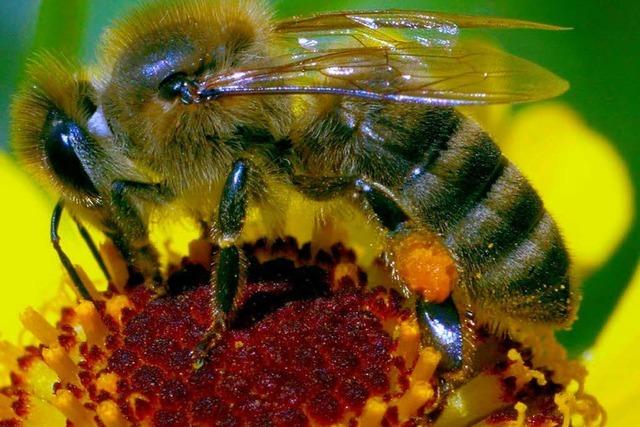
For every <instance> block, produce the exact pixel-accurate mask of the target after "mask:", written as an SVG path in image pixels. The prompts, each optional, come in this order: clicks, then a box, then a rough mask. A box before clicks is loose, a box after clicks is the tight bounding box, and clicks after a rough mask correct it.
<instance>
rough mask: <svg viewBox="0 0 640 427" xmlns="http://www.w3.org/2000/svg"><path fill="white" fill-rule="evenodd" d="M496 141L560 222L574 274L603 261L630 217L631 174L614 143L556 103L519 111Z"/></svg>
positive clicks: (611, 250) (610, 251) (621, 235)
mask: <svg viewBox="0 0 640 427" xmlns="http://www.w3.org/2000/svg"><path fill="white" fill-rule="evenodd" d="M498 138H499V142H500V144H501V146H502V148H503V150H504V153H505V155H506V156H507V157H508V158H509V159H510V160H511V161H513V162H514V163H515V164H516V165H517V166H518V167H519V168H520V170H521V171H522V172H523V173H524V175H525V176H527V177H528V178H529V179H530V180H531V182H532V184H533V186H534V187H535V188H536V189H537V190H538V191H539V192H540V193H541V196H542V199H543V200H544V203H545V205H546V206H547V209H548V210H549V212H551V214H552V215H553V217H554V218H555V219H556V221H557V222H558V224H559V226H560V229H561V231H562V233H563V235H564V237H565V239H566V243H567V246H568V248H569V250H570V253H571V254H572V256H573V259H574V265H575V267H576V273H577V274H578V275H585V274H588V273H589V272H590V271H592V270H593V269H595V268H597V267H598V266H600V265H601V264H602V263H604V262H605V261H606V260H607V258H608V257H609V256H610V255H611V253H612V252H613V250H614V249H615V248H616V246H617V245H618V244H619V243H620V241H621V239H622V238H623V236H624V235H625V233H626V231H627V230H628V229H629V226H630V224H631V220H632V216H633V186H632V183H631V178H630V176H629V171H628V168H627V165H626V163H625V162H624V160H623V159H622V158H621V157H620V155H619V154H618V153H617V152H616V151H615V149H614V148H613V146H612V144H611V143H610V142H609V141H608V140H607V139H606V138H605V137H604V136H602V135H600V134H599V133H597V132H595V131H594V130H592V129H590V128H589V127H588V125H587V124H586V123H585V122H584V121H583V120H582V119H581V118H580V117H579V116H578V115H577V113H575V112H574V111H573V110H572V109H571V108H570V107H568V106H567V105H564V104H559V103H555V104H542V105H535V106H531V107H526V108H524V109H522V110H521V111H519V112H517V113H516V114H514V116H513V118H512V120H511V124H510V126H509V129H508V130H507V131H506V133H505V135H503V136H499V137H498Z"/></svg>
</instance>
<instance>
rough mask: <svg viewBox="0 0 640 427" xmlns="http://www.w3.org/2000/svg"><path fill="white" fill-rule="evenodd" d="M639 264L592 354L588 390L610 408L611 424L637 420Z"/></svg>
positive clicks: (639, 348)
mask: <svg viewBox="0 0 640 427" xmlns="http://www.w3.org/2000/svg"><path fill="white" fill-rule="evenodd" d="M639 306H640V264H638V267H637V268H636V271H635V274H634V276H633V279H632V281H631V284H630V286H629V288H628V289H627V291H626V292H625V293H624V295H623V296H622V299H621V300H620V303H619V304H618V307H617V308H616V311H615V312H614V314H613V316H612V317H611V318H610V319H609V323H607V326H606V327H605V328H604V330H603V331H602V333H601V334H600V337H599V339H598V341H597V342H596V345H595V347H594V348H593V350H592V352H591V354H590V355H589V360H588V363H587V368H588V369H589V376H588V377H587V383H586V388H587V390H588V391H589V392H590V393H592V394H594V395H596V396H598V399H599V400H600V403H601V404H602V406H604V408H605V409H606V410H607V413H608V419H609V425H611V426H631V425H636V424H637V419H638V415H637V413H636V412H635V404H636V403H637V399H638V396H640V363H639V361H640V346H639V345H638V342H640V329H638V307H639Z"/></svg>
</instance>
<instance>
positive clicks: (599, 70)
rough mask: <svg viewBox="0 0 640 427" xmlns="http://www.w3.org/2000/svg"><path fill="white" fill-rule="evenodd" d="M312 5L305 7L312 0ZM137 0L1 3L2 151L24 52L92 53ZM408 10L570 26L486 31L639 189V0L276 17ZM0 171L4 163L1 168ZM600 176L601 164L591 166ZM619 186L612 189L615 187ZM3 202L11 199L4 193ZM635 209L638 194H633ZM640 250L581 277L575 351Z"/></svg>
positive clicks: (421, 2) (423, 1)
mask: <svg viewBox="0 0 640 427" xmlns="http://www.w3.org/2000/svg"><path fill="white" fill-rule="evenodd" d="M309 3H311V5H309ZM134 4H136V1H134V0H109V1H107V0H93V1H87V0H41V1H38V0H3V1H2V2H1V4H0V149H7V148H8V137H7V133H8V132H7V131H8V106H9V102H10V98H11V95H12V93H13V92H14V91H15V87H16V84H18V82H19V81H20V78H21V70H22V68H23V64H24V61H25V59H26V58H28V56H29V53H30V52H32V51H33V50H36V49H38V48H43V47H44V48H48V49H51V50H54V51H60V50H62V51H64V52H65V53H66V55H67V56H70V57H76V56H77V57H80V58H81V59H82V60H87V61H91V60H92V59H93V51H94V49H95V45H96V43H97V40H98V38H99V35H100V33H101V31H102V29H103V28H104V27H105V26H106V25H108V23H109V22H110V21H111V20H112V19H113V18H114V17H117V16H121V15H122V14H123V13H125V11H126V10H127V9H128V8H130V7H131V6H132V5H134ZM390 7H399V8H414V9H429V10H439V11H447V12H457V13H465V14H478V15H494V16H504V17H511V18H521V19H527V20H533V21H539V22H545V23H553V24H557V25H562V26H567V27H573V28H574V30H573V31H570V32H562V33H553V32H551V33H548V32H529V31H509V32H492V33H491V34H483V36H486V37H491V38H493V39H494V40H495V41H496V42H497V43H499V44H500V45H502V46H504V47H505V48H506V49H507V50H508V51H510V52H513V53H515V54H518V55H520V56H524V57H526V58H529V59H531V60H533V61H535V62H538V63H540V64H542V65H544V66H546V67H548V68H550V69H552V70H553V71H555V72H556V73H557V74H559V75H560V76H562V77H564V78H566V79H567V80H569V81H570V82H571V85H572V88H571V90H570V91H569V92H568V93H567V94H565V95H564V96H563V98H562V99H563V100H564V101H566V102H568V103H570V104H571V105H572V107H573V108H574V109H576V110H577V111H578V112H579V113H580V114H581V115H582V116H583V117H584V118H585V120H586V122H587V123H589V125H590V126H592V127H593V128H594V129H596V130H597V131H599V132H601V133H602V134H604V135H606V136H607V137H608V138H609V139H611V140H612V141H613V143H614V145H615V147H616V148H617V150H618V151H619V153H620V154H621V155H622V157H623V158H625V159H626V161H627V162H628V165H629V168H630V170H631V174H632V180H633V183H634V184H635V188H636V192H637V189H638V183H640V144H639V143H638V141H637V140H638V133H639V132H640V128H639V127H638V125H637V123H638V119H637V114H638V108H637V106H638V102H639V99H640V90H639V89H640V80H639V79H638V76H640V35H639V34H640V33H639V32H638V30H637V28H636V25H637V17H639V16H640V2H636V1H629V0H626V1H619V2H611V3H607V2H602V1H594V0H591V1H589V0H564V1H562V2H558V1H556V0H520V1H514V0H509V1H507V0H501V1H500V0H484V1H481V0H429V1H427V0H404V1H402V2H392V1H382V0H361V1H355V0H354V1H346V0H342V1H339V0H325V1H323V2H320V3H318V2H306V1H299V0H281V1H279V2H277V4H276V8H277V10H278V14H279V15H280V16H289V15H300V14H308V13H311V12H314V11H322V10H339V9H358V8H390ZM0 173H2V171H0ZM593 173H594V174H597V173H598V171H593ZM612 191H615V189H612ZM2 203H3V208H7V207H8V206H10V203H11V201H7V200H3V201H2ZM635 207H636V209H635V211H636V212H638V200H637V198H636V201H635ZM639 253H640V227H639V225H638V222H637V221H635V222H634V225H633V226H632V230H631V232H630V233H629V234H628V235H627V237H626V238H625V240H624V242H623V243H622V244H621V246H620V247H619V248H618V250H617V251H616V252H615V254H614V256H613V257H612V258H611V259H610V261H609V262H608V263H607V264H606V265H605V266H604V267H603V268H601V269H600V270H599V271H597V272H595V273H594V274H592V275H591V276H590V277H588V279H587V280H586V282H585V283H584V285H583V286H584V295H585V297H584V300H583V304H582V308H581V316H580V319H579V320H578V322H577V323H576V324H575V326H574V328H573V330H572V331H570V332H567V333H562V340H563V341H564V342H565V343H566V344H567V345H568V347H569V349H570V350H571V352H572V353H573V354H577V353H579V352H581V351H583V350H585V349H587V348H588V347H589V346H590V345H591V344H592V342H593V340H594V339H595V337H596V336H597V333H598V331H599V330H600V329H601V328H602V325H603V324H604V322H605V321H606V319H607V317H608V316H609V314H610V313H611V311H612V309H613V307H614V306H615V304H616V302H617V300H618V299H619V298H620V296H621V294H622V291H623V290H624V288H625V286H626V284H627V283H628V282H629V280H630V277H631V275H632V273H633V270H634V267H635V265H636V263H637V261H638V254H639Z"/></svg>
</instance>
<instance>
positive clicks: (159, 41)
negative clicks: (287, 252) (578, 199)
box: [13, 0, 578, 370]
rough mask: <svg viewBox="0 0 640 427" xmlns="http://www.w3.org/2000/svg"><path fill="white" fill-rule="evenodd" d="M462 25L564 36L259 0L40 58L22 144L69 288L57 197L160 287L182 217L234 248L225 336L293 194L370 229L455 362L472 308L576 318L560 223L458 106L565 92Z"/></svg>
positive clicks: (220, 3)
mask: <svg viewBox="0 0 640 427" xmlns="http://www.w3.org/2000/svg"><path fill="white" fill-rule="evenodd" d="M465 28H494V29H497V28H527V29H543V30H545V29H546V30H554V29H558V27H553V26H548V25H543V24H537V23H531V22H525V21H517V20H509V19H500V18H487V17H485V18H482V17H471V16H462V15H453V14H445V13H434V12H423V11H402V10H387V11H354V12H336V13H327V14H320V15H314V16H311V17H306V18H294V19H287V20H281V21H275V20H274V19H273V18H272V12H271V10H270V9H269V8H268V7H267V6H266V5H265V4H263V3H262V2H260V1H257V0H187V1H182V2H177V1H160V2H154V3H150V4H147V5H143V6H141V7H140V8H138V9H137V10H135V11H133V13H132V14H131V15H129V16H128V17H126V18H124V19H122V20H120V21H118V22H116V23H115V24H114V25H113V26H112V27H111V28H110V29H108V30H107V31H106V33H105V35H104V37H103V39H102V43H101V45H100V47H99V59H98V61H97V63H98V65H97V66H96V67H94V69H96V70H98V71H96V72H94V73H92V75H89V73H88V72H84V71H82V70H79V69H77V68H76V69H74V67H72V66H69V65H68V64H66V63H64V61H61V60H58V59H55V58H53V57H52V56H50V55H48V56H42V57H40V58H39V59H38V60H36V61H35V62H34V63H33V65H32V66H31V69H30V73H29V74H30V76H31V79H30V83H29V84H28V85H27V86H26V87H25V88H24V90H23V91H22V93H21V94H20V95H19V96H18V98H17V99H16V101H15V104H14V109H13V111H14V124H13V137H14V146H15V148H16V150H17V152H18V154H19V156H20V158H21V159H23V160H24V162H25V163H26V164H27V165H28V166H29V167H30V169H31V170H33V171H35V172H37V173H38V174H40V175H41V176H42V177H44V179H45V180H48V181H51V182H53V184H54V185H55V187H56V188H57V190H58V192H59V194H60V200H61V202H60V204H59V205H58V206H57V208H56V210H55V211H54V217H53V221H52V224H53V228H52V240H53V241H54V245H55V246H56V249H57V251H58V253H59V255H60V257H61V259H62V261H63V263H64V264H65V267H67V270H68V271H69V274H71V275H72V278H73V279H74V283H75V284H76V286H78V288H79V289H81V290H82V283H81V281H80V280H79V279H78V278H77V277H75V278H74V277H73V276H74V275H76V276H77V273H76V272H75V271H74V270H73V267H72V264H71V262H70V261H69V259H68V258H67V257H66V255H65V254H64V252H62V250H61V249H60V246H59V244H58V236H57V231H56V229H57V222H58V220H59V216H60V214H61V212H62V203H64V205H65V206H66V207H67V208H68V209H69V211H70V212H71V213H72V215H73V216H74V218H78V219H79V220H82V221H90V222H92V223H93V224H95V225H97V226H98V227H99V228H100V229H102V230H103V231H104V232H105V233H106V235H107V236H109V237H110V238H111V239H112V240H113V241H114V242H115V244H116V245H117V246H118V247H119V248H120V250H121V251H122V253H123V254H124V255H125V257H126V258H127V259H128V261H129V263H130V264H131V265H132V267H134V268H135V269H137V270H138V271H140V272H142V274H143V275H144V276H145V277H147V278H149V277H152V278H154V277H155V278H156V279H157V281H159V280H160V279H158V278H159V277H160V276H159V274H158V273H157V271H158V261H157V255H156V251H155V249H154V248H153V246H152V245H151V244H150V242H149V238H148V217H149V211H150V210H153V209H158V208H161V207H163V206H166V205H168V204H173V203H177V204H181V205H183V206H185V207H186V208H187V209H188V210H189V211H190V212H191V215H192V216H193V217H194V218H195V219H197V220H200V221H202V222H204V223H207V224H211V226H210V229H209V230H208V235H209V236H210V238H211V239H212V241H213V243H215V244H217V246H218V247H219V248H220V249H219V251H218V252H217V255H216V258H217V259H216V261H215V262H216V268H215V269H214V273H213V275H214V276H215V277H213V278H212V286H213V287H214V295H215V301H214V306H215V308H216V309H215V314H214V319H213V321H212V323H213V327H212V331H214V332H212V334H213V335H215V333H216V331H217V332H220V331H221V330H223V329H224V327H225V325H226V324H227V316H228V314H229V313H230V312H231V311H232V308H233V300H234V296H235V295H236V293H237V291H238V288H239V287H241V286H242V285H243V280H244V279H243V271H242V268H243V267H242V265H243V263H242V259H241V258H242V257H241V251H240V250H239V249H238V242H239V239H240V237H241V234H242V232H243V226H244V222H245V217H246V212H247V208H248V206H256V207H260V208H261V209H271V210H274V211H278V210H279V209H280V208H281V205H282V203H286V197H287V196H286V193H287V192H290V193H292V194H293V193H300V194H302V195H303V196H304V197H306V198H307V199H309V200H320V201H322V200H332V201H335V200H342V201H344V203H347V204H351V205H355V206H356V208H357V209H361V210H363V211H364V212H366V213H367V214H368V215H369V216H370V217H371V218H372V221H374V222H375V223H376V224H377V225H378V226H379V228H380V229H381V230H382V232H383V233H384V235H385V236H386V237H385V238H386V240H387V242H388V244H387V249H388V250H387V252H388V259H389V265H390V266H391V267H392V268H393V271H394V272H395V275H396V276H397V278H398V280H399V282H400V283H401V284H402V286H403V287H404V288H405V289H406V290H408V294H409V295H411V296H412V298H414V299H415V300H416V309H417V315H418V317H419V319H420V320H421V321H422V323H423V325H424V329H425V336H426V337H427V338H425V339H428V340H429V341H430V342H431V343H432V344H433V345H435V346H436V347H438V348H439V349H440V350H441V351H442V352H443V354H444V358H443V366H444V367H445V369H451V370H455V369H459V368H460V367H461V366H462V364H463V361H464V353H465V350H464V348H463V347H464V346H463V341H464V337H463V335H464V334H463V326H462V324H463V323H464V322H463V321H461V313H466V312H468V311H471V312H478V313H484V318H483V321H484V322H488V323H495V324H502V323H504V319H507V320H510V321H513V322H521V323H525V324H540V325H549V326H551V327H561V326H567V325H569V324H570V323H571V321H572V319H573V316H574V313H575V310H576V305H577V300H578V296H577V291H576V290H575V289H574V287H573V286H572V284H571V282H570V280H569V273H568V272H569V257H568V255H567V251H566V249H565V246H564V244H563V241H562V239H561V237H560V234H559V232H558V229H557V227H556V225H555V223H554V222H553V220H552V219H551V217H550V216H549V214H548V213H547V212H546V210H545V209H544V207H543V204H542V202H541V200H540V198H539V197H538V195H537V193H536V192H535V191H534V190H533V188H532V187H531V186H530V184H529V183H528V182H527V180H526V179H525V178H524V177H523V176H522V175H521V174H520V173H519V172H518V170H517V169H516V168H515V167H514V165H513V164H512V163H510V162H509V161H508V160H507V159H505V158H504V157H503V156H502V154H501V152H500V150H499V149H498V147H497V146H496V145H495V143H494V142H493V141H492V140H491V138H490V137H489V136H488V135H487V133H485V132H484V131H483V130H482V129H481V128H480V127H479V126H478V125H477V124H476V123H475V122H473V121H472V120H471V119H469V118H467V117H465V116H463V115H462V114H460V113H459V112H458V111H457V110H456V109H455V107H457V106H461V105H474V104H496V103H520V102H528V101H534V100H538V99H543V98H547V97H551V96H556V95H558V94H560V93H562V92H564V91H565V90H566V89H567V87H568V85H567V83H566V82H565V81H563V80H562V79H560V78H558V77H556V76H555V75H554V74H552V73H551V72H549V71H546V70H545V69H543V68H541V67H539V66H537V65H535V64H533V63H531V62H528V61H526V60H524V59H521V58H518V57H515V56H512V55H510V54H508V53H506V52H504V51H502V50H499V49H497V48H494V47H490V46H487V45H485V44H482V43H478V42H473V41H469V40H466V39H465V38H461V37H460V36H459V34H460V32H461V30H462V29H465ZM276 188H277V189H282V188H285V189H286V191H285V192H284V193H285V194H284V195H283V194H280V193H281V192H280V191H275V190H274V189H276ZM276 193H278V194H276ZM280 210H281V209H280ZM81 231H82V229H81ZM83 235H86V232H85V233H83ZM87 241H88V243H89V245H90V246H92V245H93V243H92V242H91V241H90V239H88V238H87ZM157 286H158V287H159V288H161V287H162V284H161V283H158V285H157ZM85 293H86V291H85V292H84V293H83V295H84V294H85ZM85 297H88V295H85Z"/></svg>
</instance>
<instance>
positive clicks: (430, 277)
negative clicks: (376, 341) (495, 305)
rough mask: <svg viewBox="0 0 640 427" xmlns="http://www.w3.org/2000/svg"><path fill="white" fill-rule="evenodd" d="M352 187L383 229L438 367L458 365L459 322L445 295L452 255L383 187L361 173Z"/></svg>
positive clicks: (450, 368)
mask: <svg viewBox="0 0 640 427" xmlns="http://www.w3.org/2000/svg"><path fill="white" fill-rule="evenodd" d="M355 187H356V191H357V192H358V193H359V194H360V195H361V197H362V198H364V199H365V200H366V203H367V205H368V206H369V208H370V209H371V210H372V211H373V213H374V214H375V216H376V217H377V218H378V221H379V222H380V224H381V225H382V226H383V227H384V228H385V229H386V230H387V232H388V233H389V235H390V239H391V240H392V241H396V240H397V241H398V243H396V244H392V246H393V247H394V252H396V254H395V264H396V265H395V267H396V270H397V271H398V273H399V275H400V277H401V279H402V280H403V281H404V282H406V284H407V285H408V286H409V288H410V289H411V290H412V291H413V292H414V293H418V295H416V314H417V317H418V321H419V323H420V325H421V326H422V330H423V331H425V332H428V333H426V334H423V336H424V338H425V341H426V342H427V343H428V344H430V345H432V346H434V347H435V348H436V349H437V350H438V351H439V352H440V353H441V355H442V361H441V365H440V368H441V369H444V370H446V371H456V370H459V369H461V368H462V367H463V340H464V338H463V328H462V324H461V322H460V316H459V314H458V310H457V308H456V306H455V304H454V302H453V299H452V298H451V290H452V287H453V283H454V279H455V265H454V263H453V260H452V259H451V257H450V256H449V255H448V253H447V252H446V249H445V248H444V247H442V246H441V245H440V244H439V243H438V242H437V240H436V239H434V237H433V236H432V235H429V234H427V233H424V234H423V233H421V232H419V231H412V230H411V227H410V225H409V224H410V222H411V218H410V216H409V214H408V213H407V212H406V211H405V210H404V209H403V208H402V207H401V204H400V202H399V201H398V198H397V197H396V196H395V195H394V194H393V193H392V192H391V190H389V189H387V188H386V187H384V186H382V185H379V184H377V183H370V182H368V181H366V180H364V179H357V180H356V181H355Z"/></svg>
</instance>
